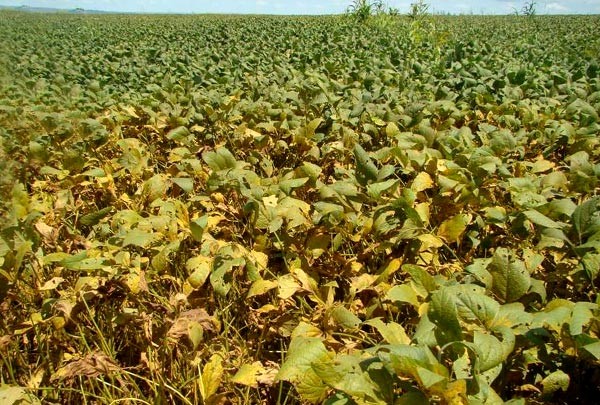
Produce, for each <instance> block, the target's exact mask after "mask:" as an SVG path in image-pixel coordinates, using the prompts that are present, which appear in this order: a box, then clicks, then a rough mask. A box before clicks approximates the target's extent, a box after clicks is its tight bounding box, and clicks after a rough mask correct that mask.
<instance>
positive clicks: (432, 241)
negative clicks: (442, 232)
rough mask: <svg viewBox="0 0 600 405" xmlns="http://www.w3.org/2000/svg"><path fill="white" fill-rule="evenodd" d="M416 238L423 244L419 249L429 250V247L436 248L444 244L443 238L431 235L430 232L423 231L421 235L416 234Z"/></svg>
mask: <svg viewBox="0 0 600 405" xmlns="http://www.w3.org/2000/svg"><path fill="white" fill-rule="evenodd" d="M417 239H419V240H420V241H421V243H422V244H423V245H422V246H421V251H425V250H429V249H431V248H435V249H437V248H439V247H442V246H444V241H443V240H441V239H440V238H438V237H437V236H435V235H432V234H430V233H425V234H423V235H419V236H417Z"/></svg>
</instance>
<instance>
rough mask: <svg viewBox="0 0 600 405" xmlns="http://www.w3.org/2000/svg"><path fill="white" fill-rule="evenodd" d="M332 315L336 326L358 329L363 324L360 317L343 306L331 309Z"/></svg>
mask: <svg viewBox="0 0 600 405" xmlns="http://www.w3.org/2000/svg"><path fill="white" fill-rule="evenodd" d="M330 315H331V318H333V320H334V321H335V323H336V324H338V325H341V326H343V327H344V328H347V329H356V328H358V327H359V326H360V324H361V323H362V321H361V320H360V318H359V317H357V316H356V315H354V314H353V313H352V312H351V311H350V310H349V309H347V308H345V307H343V306H341V305H336V306H335V307H334V308H333V309H331V311H330Z"/></svg>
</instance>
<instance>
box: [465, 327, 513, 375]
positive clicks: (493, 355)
mask: <svg viewBox="0 0 600 405" xmlns="http://www.w3.org/2000/svg"><path fill="white" fill-rule="evenodd" d="M473 345H474V347H475V350H476V352H477V360H478V361H477V366H478V368H479V371H480V372H484V371H487V370H490V369H492V368H494V367H496V366H497V365H498V364H500V363H502V362H503V361H504V360H506V357H505V354H504V349H503V347H502V344H501V343H500V341H499V340H498V339H497V338H496V337H495V336H492V335H488V334H487V333H481V332H478V331H475V332H474V334H473Z"/></svg>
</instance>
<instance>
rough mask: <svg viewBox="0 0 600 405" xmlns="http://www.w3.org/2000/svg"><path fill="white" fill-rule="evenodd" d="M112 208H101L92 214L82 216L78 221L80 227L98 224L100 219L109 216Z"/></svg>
mask: <svg viewBox="0 0 600 405" xmlns="http://www.w3.org/2000/svg"><path fill="white" fill-rule="evenodd" d="M112 209H113V207H105V208H102V209H101V210H99V211H96V212H93V213H91V214H87V215H84V216H82V217H81V218H80V219H79V222H80V223H81V224H82V225H86V226H94V225H96V224H98V223H99V222H100V221H101V220H102V218H104V217H106V216H107V215H108V214H110V212H111V211H112Z"/></svg>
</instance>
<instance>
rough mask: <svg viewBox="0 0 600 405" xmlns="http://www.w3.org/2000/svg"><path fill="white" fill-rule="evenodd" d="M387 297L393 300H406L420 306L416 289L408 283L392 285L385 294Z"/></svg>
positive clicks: (417, 306) (414, 305)
mask: <svg viewBox="0 0 600 405" xmlns="http://www.w3.org/2000/svg"><path fill="white" fill-rule="evenodd" d="M385 299H386V300H388V301H393V302H406V303H408V304H411V305H412V306H413V307H415V308H419V305H420V304H419V299H418V298H417V294H416V293H415V290H413V289H412V287H411V286H410V285H408V284H402V285H397V286H394V287H392V288H391V289H390V290H389V291H388V292H387V294H386V295H385Z"/></svg>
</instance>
